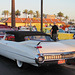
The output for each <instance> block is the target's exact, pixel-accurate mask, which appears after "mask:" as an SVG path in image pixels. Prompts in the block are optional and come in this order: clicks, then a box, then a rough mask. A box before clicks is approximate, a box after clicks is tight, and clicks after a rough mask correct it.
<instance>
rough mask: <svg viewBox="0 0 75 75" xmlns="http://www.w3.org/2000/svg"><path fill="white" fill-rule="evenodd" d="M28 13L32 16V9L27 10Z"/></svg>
mask: <svg viewBox="0 0 75 75" xmlns="http://www.w3.org/2000/svg"><path fill="white" fill-rule="evenodd" d="M28 14H30V15H31V18H32V15H33V11H32V10H30V11H29V12H28Z"/></svg>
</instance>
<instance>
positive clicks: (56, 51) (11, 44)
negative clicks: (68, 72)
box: [0, 31, 75, 67]
mask: <svg viewBox="0 0 75 75" xmlns="http://www.w3.org/2000/svg"><path fill="white" fill-rule="evenodd" d="M10 36H12V37H14V39H13V40H11V39H10V40H8V39H7V37H10ZM0 55H2V56H5V57H7V58H9V59H12V60H14V61H16V63H17V66H18V67H22V66H23V63H29V64H31V65H34V66H43V65H51V64H59V65H61V64H65V63H67V61H68V60H74V59H75V47H72V46H68V45H66V44H63V43H60V42H54V41H53V40H52V39H51V37H50V35H48V34H45V33H42V32H35V31H31V32H30V31H8V32H6V34H5V35H4V38H3V39H2V40H0Z"/></svg>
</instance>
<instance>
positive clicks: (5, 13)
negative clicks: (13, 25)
mask: <svg viewBox="0 0 75 75" xmlns="http://www.w3.org/2000/svg"><path fill="white" fill-rule="evenodd" d="M2 15H4V17H5V18H6V15H7V12H6V10H4V11H3V12H2Z"/></svg>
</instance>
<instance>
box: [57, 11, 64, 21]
mask: <svg viewBox="0 0 75 75" xmlns="http://www.w3.org/2000/svg"><path fill="white" fill-rule="evenodd" d="M57 16H58V17H60V20H61V17H63V16H64V14H63V13H62V12H59V13H58V14H57Z"/></svg>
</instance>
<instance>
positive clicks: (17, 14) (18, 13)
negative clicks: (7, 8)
mask: <svg viewBox="0 0 75 75" xmlns="http://www.w3.org/2000/svg"><path fill="white" fill-rule="evenodd" d="M15 15H16V16H17V18H18V16H20V15H21V13H20V11H19V10H17V11H16V12H15Z"/></svg>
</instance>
